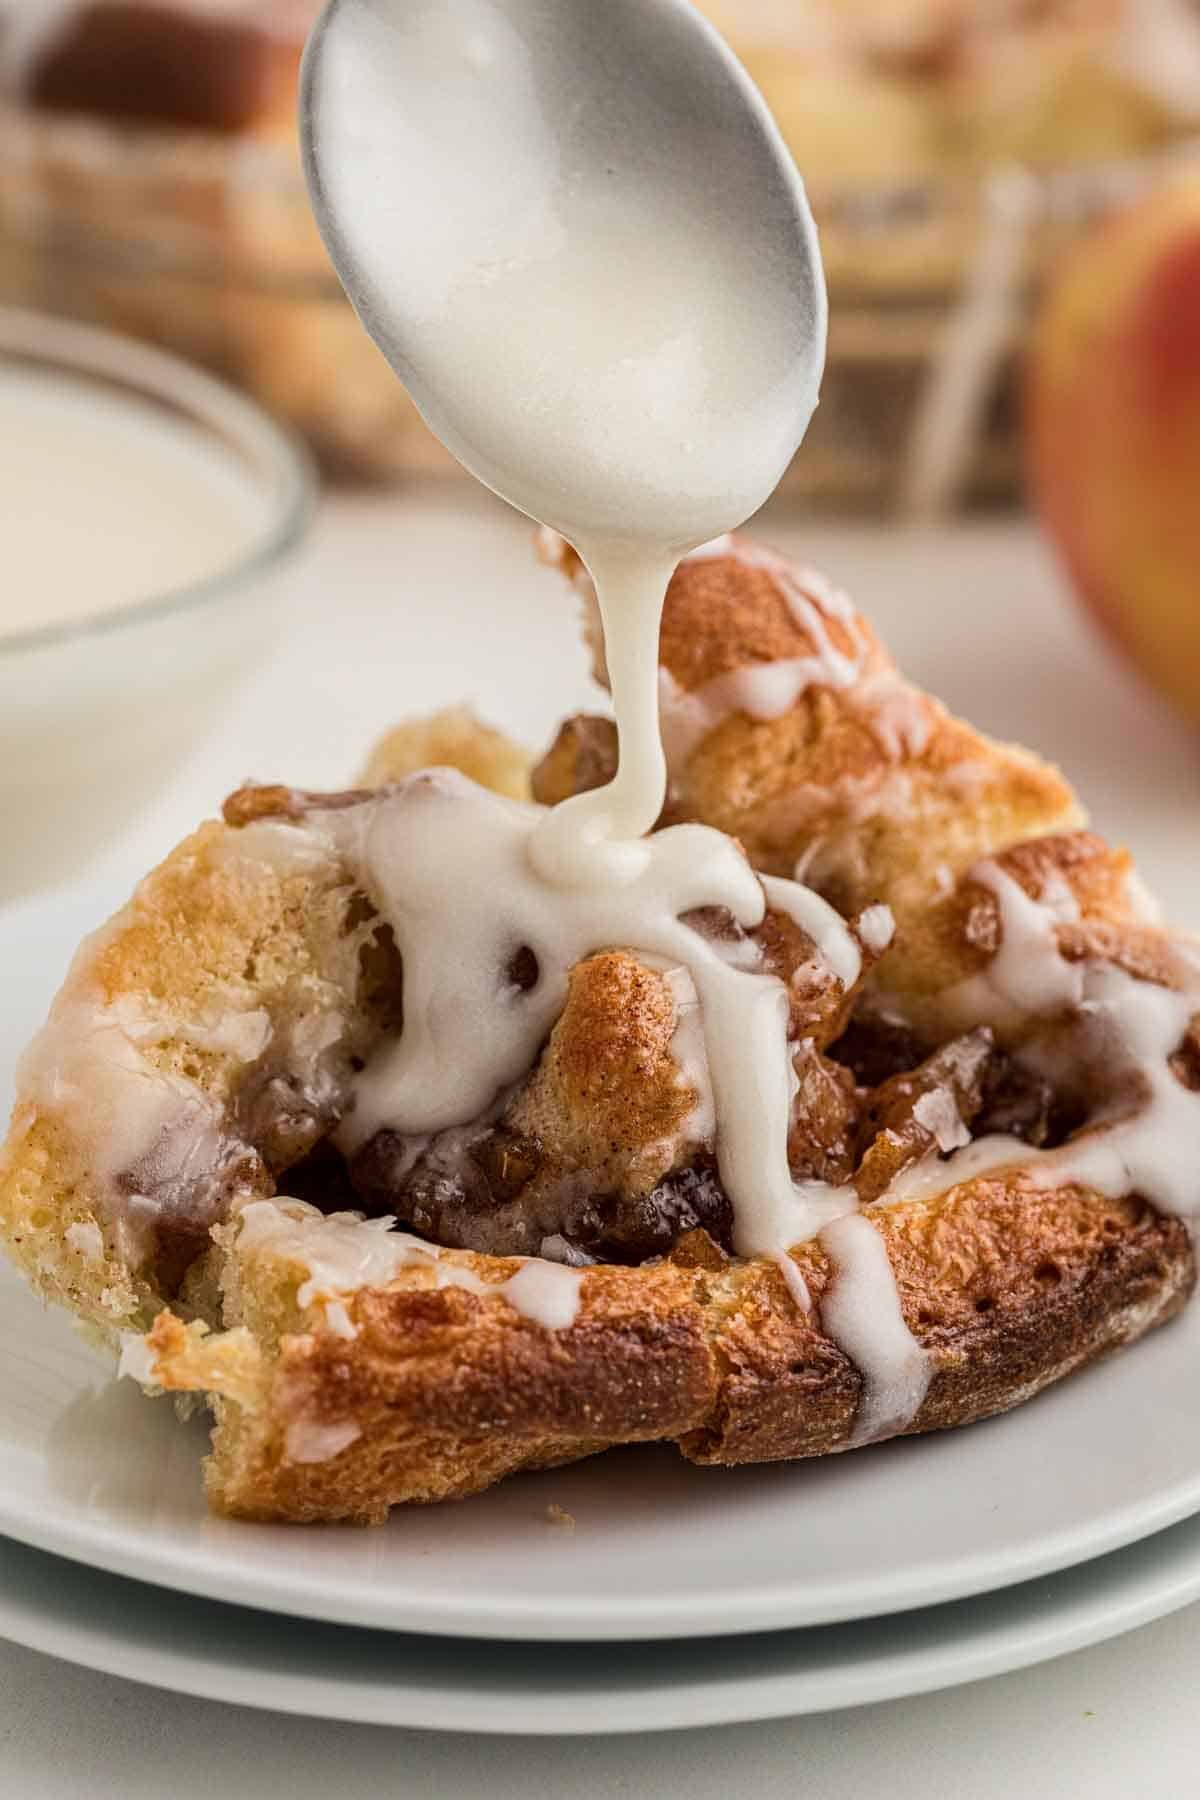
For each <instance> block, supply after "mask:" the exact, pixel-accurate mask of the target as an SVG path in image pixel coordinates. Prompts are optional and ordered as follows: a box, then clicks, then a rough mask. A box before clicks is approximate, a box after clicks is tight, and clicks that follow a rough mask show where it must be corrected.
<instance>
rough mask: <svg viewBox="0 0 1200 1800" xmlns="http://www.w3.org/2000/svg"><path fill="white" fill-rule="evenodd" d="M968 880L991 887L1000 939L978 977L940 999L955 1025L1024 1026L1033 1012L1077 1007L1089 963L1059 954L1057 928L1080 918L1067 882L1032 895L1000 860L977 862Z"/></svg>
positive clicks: (956, 985) (948, 1016)
mask: <svg viewBox="0 0 1200 1800" xmlns="http://www.w3.org/2000/svg"><path fill="white" fill-rule="evenodd" d="M968 879H969V880H971V881H973V882H974V883H976V885H977V886H979V887H983V888H986V889H987V890H988V892H989V893H991V894H992V895H993V896H994V898H995V900H996V905H997V908H998V909H999V914H1000V943H999V946H998V948H997V950H996V953H995V955H994V956H993V957H992V958H991V960H990V961H989V962H988V963H987V965H986V966H985V967H984V968H983V969H982V970H981V971H980V972H979V974H978V975H971V976H968V977H967V979H966V980H965V981H961V982H958V983H956V984H955V986H954V987H952V988H950V989H948V990H947V992H946V993H945V994H944V995H943V996H942V997H941V999H940V1001H939V1007H940V1009H941V1010H942V1011H943V1012H944V1015H945V1017H946V1019H947V1020H948V1021H950V1022H952V1023H955V1024H962V1025H964V1026H968V1025H981V1024H985V1025H994V1026H996V1027H997V1028H998V1029H1001V1030H1011V1029H1014V1028H1019V1027H1020V1026H1021V1024H1022V1023H1023V1022H1024V1021H1025V1020H1026V1019H1027V1018H1029V1017H1030V1015H1036V1014H1046V1013H1054V1012H1065V1011H1074V1010H1076V1009H1077V1008H1078V1007H1079V1004H1080V1001H1081V1000H1082V998H1083V982H1084V965H1083V964H1082V963H1069V962H1066V961H1065V960H1064V958H1063V957H1061V956H1060V955H1059V951H1058V938H1057V935H1056V932H1057V927H1058V926H1059V925H1060V924H1067V923H1071V922H1073V921H1074V920H1075V919H1077V918H1078V917H1079V908H1078V906H1077V904H1076V902H1075V897H1074V895H1073V894H1072V892H1071V890H1070V889H1069V888H1068V887H1067V886H1066V884H1065V883H1061V882H1060V883H1057V884H1055V885H1054V886H1053V887H1052V888H1049V889H1045V890H1044V891H1043V898H1042V899H1040V900H1034V899H1032V898H1031V897H1030V896H1029V895H1028V894H1027V893H1026V892H1025V889H1024V888H1023V887H1022V886H1021V884H1020V882H1019V881H1016V880H1014V878H1013V877H1012V876H1011V875H1009V874H1007V873H1006V872H1005V870H1003V869H1001V868H1000V867H999V865H998V864H997V863H994V862H991V861H985V862H980V863H976V864H975V866H974V867H973V868H972V869H971V870H970V872H969V876H968Z"/></svg>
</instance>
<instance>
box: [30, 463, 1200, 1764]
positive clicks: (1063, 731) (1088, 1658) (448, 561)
mask: <svg viewBox="0 0 1200 1800" xmlns="http://www.w3.org/2000/svg"><path fill="white" fill-rule="evenodd" d="M765 529H766V533H767V535H768V536H769V537H770V538H771V539H772V540H773V541H774V542H776V543H777V544H779V545H780V546H781V547H782V548H785V549H789V550H794V551H796V552H798V553H799V554H802V555H803V556H804V557H805V559H806V560H809V561H812V562H814V563H817V564H819V565H821V566H823V567H825V568H826V569H827V570H828V572H829V573H830V574H831V575H833V576H834V577H835V578H837V579H838V580H839V581H841V582H842V583H843V584H844V585H845V586H847V587H848V588H849V589H850V590H851V592H852V593H854V594H855V596H856V598H857V599H858V600H859V601H860V603H861V604H862V605H863V606H864V607H865V608H866V610H868V611H869V612H870V613H871V615H872V616H873V617H874V619H875V621H876V623H877V624H878V625H879V626H880V628H881V629H882V631H883V633H884V635H885V637H886V638H887V640H888V641H889V643H890V644H891V646H892V648H893V649H894V650H895V651H896V653H897V655H898V657H899V658H900V660H901V662H902V663H903V664H904V665H905V667H906V668H907V669H908V671H909V673H911V674H912V675H913V676H915V677H916V678H917V679H919V680H921V681H923V682H925V683H926V684H927V685H928V686H930V687H932V688H934V689H935V690H936V691H937V692H939V693H940V694H941V695H942V696H943V697H944V698H945V699H946V700H947V701H948V702H949V703H950V704H951V705H953V706H954V707H956V708H957V709H958V710H961V711H962V712H963V713H965V714H966V715H967V716H969V717H971V718H972V719H973V720H974V721H975V722H976V723H978V724H980V725H982V726H985V727H987V728H988V729H990V730H992V731H993V732H996V733H998V734H1002V735H1004V734H1007V735H1010V736H1013V737H1016V738H1021V739H1024V740H1025V741H1027V742H1029V743H1031V744H1033V745H1035V746H1036V747H1037V748H1039V749H1041V750H1043V751H1044V752H1046V753H1047V754H1049V755H1051V756H1053V757H1055V758H1056V759H1057V760H1059V761H1061V762H1063V763H1064V764H1065V765H1066V766H1067V767H1068V768H1069V770H1070V772H1071V774H1072V776H1073V777H1074V778H1075V779H1076V781H1077V783H1078V785H1079V787H1080V788H1081V790H1082V792H1083V793H1084V796H1085V798H1086V799H1087V801H1088V802H1089V804H1090V806H1091V808H1092V811H1093V814H1094V816H1095V819H1096V823H1097V825H1098V826H1099V827H1100V828H1101V829H1103V830H1105V831H1106V832H1107V833H1108V834H1109V835H1110V836H1114V837H1116V838H1118V839H1121V840H1123V841H1129V842H1130V843H1131V844H1132V845H1133V846H1134V847H1135V848H1136V849H1137V850H1138V853H1139V858H1140V862H1141V866H1142V869H1143V872H1144V873H1145V875H1146V877H1147V879H1148V880H1149V882H1150V884H1151V885H1152V886H1153V887H1155V888H1157V890H1158V891H1159V893H1160V895H1161V896H1162V898H1163V899H1164V901H1165V903H1166V904H1167V906H1168V908H1169V910H1170V912H1171V914H1172V916H1173V917H1174V918H1175V919H1176V920H1177V921H1178V922H1180V923H1188V924H1190V925H1192V926H1196V927H1200V893H1197V891H1196V886H1195V884H1194V882H1193V881H1192V879H1191V876H1192V869H1193V868H1194V867H1196V866H1197V860H1198V859H1197V857H1196V855H1195V850H1196V849H1197V848H1200V832H1198V830H1197V826H1198V823H1200V748H1198V747H1197V744H1196V741H1195V740H1194V739H1193V738H1192V737H1191V736H1189V734H1188V733H1186V732H1185V731H1184V730H1183V729H1182V728H1180V727H1178V726H1177V725H1175V724H1174V723H1173V722H1172V721H1171V720H1169V719H1168V718H1167V717H1166V716H1165V715H1164V714H1163V713H1162V712H1161V711H1160V710H1159V709H1158V708H1157V707H1156V705H1155V704H1154V703H1153V702H1152V701H1151V700H1150V699H1149V698H1148V697H1147V696H1146V695H1145V694H1144V693H1142V692H1141V690H1140V689H1139V688H1138V687H1137V685H1136V684H1135V683H1133V682H1132V681H1130V680H1129V679H1127V678H1126V677H1125V676H1124V674H1123V673H1122V672H1121V671H1120V670H1119V669H1118V668H1117V667H1116V666H1115V665H1114V664H1113V662H1112V661H1111V659H1110V658H1109V656H1108V654H1107V653H1106V652H1105V651H1104V650H1103V648H1102V647H1101V646H1100V644H1099V643H1098V641H1097V640H1096V638H1095V637H1094V636H1093V635H1092V633H1091V632H1090V630H1089V629H1088V628H1087V627H1086V626H1085V624H1084V623H1083V621H1082V620H1081V618H1080V617H1079V615H1078V614H1077V612H1076V611H1075V610H1074V609H1073V608H1072V607H1071V605H1070V604H1069V603H1068V602H1067V601H1066V600H1065V599H1064V597H1063V594H1062V590H1061V587H1060V584H1059V583H1058V582H1057V580H1056V579H1055V577H1054V575H1053V573H1052V571H1051V569H1050V567H1049V564H1048V560H1047V558H1046V556H1045V554H1044V552H1043V551H1042V550H1041V549H1040V547H1039V546H1038V544H1037V543H1036V541H1035V540H1034V539H1033V538H1032V536H1031V535H1030V534H1029V533H1028V532H1026V531H1025V530H1023V529H1022V528H1020V527H1019V526H1017V527H1014V526H1013V525H1011V524H1008V523H1004V522H983V523H977V524H972V525H970V526H964V527H959V528H955V529H954V530H953V531H952V532H951V533H949V534H942V535H939V536H937V537H930V536H928V535H926V536H922V535H920V534H915V535H914V534H908V535H905V536H903V537H901V536H899V535H898V534H896V533H892V532H886V531H883V530H880V529H876V528H869V527H850V526H838V527H828V528H822V527H814V526H811V525H806V526H801V525H800V524H798V523H795V522H793V521H792V520H790V519H789V518H788V517H787V516H786V515H776V516H774V517H772V518H771V519H770V520H769V521H768V524H767V526H766V528H765ZM527 542H528V540H527V532H526V530H525V527H524V526H523V524H522V523H521V522H520V521H518V520H516V519H514V518H513V517H512V516H511V515H508V514H506V513H505V512H504V511H503V510H502V509H501V508H500V507H499V506H498V505H493V504H492V503H491V502H490V501H488V500H486V499H485V498H483V497H480V498H475V497H474V496H473V495H469V494H468V493H467V492H466V491H463V492H459V491H458V490H454V491H453V492H449V491H427V492H425V493H418V494H413V495H409V496H406V497H401V498H398V499H397V498H384V497H377V498H370V499H358V500H354V501H347V500H338V501H336V502H331V503H328V504H327V505H326V508H325V510H324V512H323V514H322V516H321V518H320V520H319V522H318V525H317V529H316V532H315V534H314V537H313V540H312V542H311V544H310V545H309V547H308V549H307V551H306V552H305V554H304V556H303V558H302V559H301V561H300V562H299V563H298V564H297V566H296V569H295V574H294V580H293V583H292V595H293V598H292V607H291V613H290V616H289V625H288V628H287V630H286V631H285V633H284V634H283V639H282V641H281V643H280V645H279V648H278V651H277V653H276V655H275V657H274V658H273V660H272V662H271V664H270V665H269V666H268V667H265V668H264V669H263V670H262V671H260V672H259V673H258V674H257V675H256V677H255V678H254V681H253V683H252V685H251V687H250V689H249V690H248V691H247V692H246V694H245V695H244V696H243V697H242V698H241V699H240V701H239V704H238V705H237V707H236V709H235V710H232V711H231V714H230V717H229V719H228V720H227V722H226V725H225V728H224V730H223V732H222V733H221V735H220V740H219V741H218V742H217V743H215V744H209V745H207V746H205V747H204V749H203V751H202V752H200V751H198V753H197V755H196V757H195V758H194V759H193V762H192V764H191V765H190V766H189V767H188V768H187V769H185V770H184V771H183V772H182V773H181V774H180V775H179V776H178V778H177V779H176V780H175V781H174V783H173V785H172V788H171V790H170V792H169V793H168V794H166V795H164V796H163V797H162V799H161V801H160V802H158V803H156V805H155V807H154V808H153V810H152V811H151V812H149V813H148V814H147V815H146V816H145V817H144V818H143V819H142V820H141V821H140V822H139V824H138V826H137V828H136V829H135V830H133V831H131V832H130V833H128V834H127V835H126V836H125V837H124V838H123V839H122V840H121V841H120V842H119V843H116V844H114V845H113V846H112V848H111V850H110V852H109V853H108V854H107V855H106V858H105V862H104V864H103V865H102V866H100V867H99V868H98V869H97V870H96V871H94V872H95V873H98V874H100V875H101V876H102V877H103V878H105V879H111V880H112V882H113V883H114V884H117V885H119V884H122V883H125V882H127V880H128V879H129V878H131V877H132V876H133V875H135V874H136V873H137V872H138V871H139V870H140V869H142V868H143V867H145V866H146V864H147V863H148V862H149V861H150V860H152V859H153V858H154V857H156V856H157V855H158V854H160V853H162V852H163V851H165V850H166V849H167V848H169V846H170V844H171V843H172V842H173V841H174V840H175V839H176V838H177V837H178V836H179V835H181V834H182V832H183V831H185V830H186V829H187V828H188V827H189V826H190V825H191V824H192V823H194V822H195V820H196V819H197V818H198V817H200V816H203V815H204V814H206V813H208V812H211V811H212V810H213V808H214V806H215V805H216V804H217V802H218V801H219V799H220V798H221V796H222V795H223V793H224V792H225V791H227V790H228V789H229V788H231V787H233V786H235V785H236V784H237V783H238V782H239V781H240V780H241V779H243V778H244V777H246V776H251V775H252V776H255V777H258V778H261V779H264V780H273V779H285V780H288V781H290V782H293V783H295V784H297V785H311V786H320V785H331V786H339V785H343V784H344V783H345V782H346V781H347V779H349V778H350V777H351V776H352V775H353V773H354V770H355V768H356V766H357V764H358V762H359V761H360V760H361V757H362V754H363V751H364V749H365V747H366V745H367V744H368V743H369V742H370V740H371V738H372V737H373V735H374V734H376V733H377V732H379V731H381V730H382V729H384V728H385V727H386V726H387V725H388V724H390V723H391V722H393V720H394V718H395V716H396V713H397V711H398V710H399V709H398V706H397V702H396V699H395V688H396V676H395V673H394V671H395V669H396V668H397V666H398V665H399V664H400V662H401V660H402V659H403V660H404V661H405V662H410V661H411V659H413V658H414V657H416V658H419V659H420V664H421V667H422V670H423V671H424V672H425V674H424V678H423V685H424V686H425V687H427V691H428V696H429V700H428V704H429V705H430V706H431V707H432V706H434V705H438V704H444V703H446V702H449V701H451V700H454V699H460V698H468V699H473V700H474V701H476V702H477V704H478V705H479V707H480V709H481V710H483V711H484V712H486V713H487V714H489V715H490V716H491V717H493V718H494V719H495V720H496V721H497V722H498V723H501V724H508V725H510V726H513V727H518V728H521V729H523V730H524V732H525V733H526V734H527V735H529V734H530V733H539V732H540V733H542V734H543V735H548V733H549V730H550V728H551V727H552V725H553V722H554V721H555V719H556V718H557V717H559V716H561V714H562V713H563V712H565V711H568V710H571V709H572V708H574V707H575V706H577V705H580V704H588V703H589V700H590V699H591V696H590V694H589V687H588V683H587V680H586V675H585V670H584V664H583V659H582V656H581V654H580V653H579V651H578V649H577V646H576V635H575V630H574V616H573V615H574V609H573V607H572V606H571V604H570V602H569V601H567V602H563V603H559V604H557V605H556V604H555V588H554V584H553V582H552V581H551V579H550V577H548V576H547V575H545V574H544V573H539V572H538V571H537V570H536V569H535V568H533V567H532V566H531V563H530V559H529V554H528V549H527ZM530 658H536V659H537V660H538V661H539V662H540V664H541V666H542V668H543V670H544V707H543V716H542V717H540V718H538V719H531V718H530V717H528V715H526V716H523V717H520V718H518V717H514V716H512V714H511V713H510V712H509V710H508V709H507V708H506V706H505V702H504V693H505V686H506V671H507V672H511V671H513V670H515V669H516V668H517V667H519V666H522V665H527V664H528V662H529V659H530ZM1189 852H1190V853H1189ZM1114 1423H1115V1425H1117V1428H1118V1429H1119V1422H1114ZM163 1604H164V1605H166V1606H169V1605H170V1599H169V1597H168V1596H164V1600H163ZM1198 1680H1200V1607H1192V1608H1190V1609H1188V1610H1187V1611H1185V1612H1183V1613H1181V1614H1178V1615H1176V1616H1175V1617H1173V1618H1170V1619H1166V1620H1164V1621H1162V1622H1160V1623H1158V1624H1156V1625H1152V1626H1148V1627H1145V1628H1144V1629H1142V1630H1140V1631H1138V1632H1135V1633H1132V1634H1130V1635H1129V1636H1127V1637H1124V1638H1121V1639H1118V1640H1116V1641H1115V1642H1113V1643H1110V1644H1107V1645H1102V1646H1100V1647H1099V1648H1097V1649H1094V1650H1090V1651H1084V1652H1081V1653H1080V1654H1078V1655H1075V1656H1071V1657H1067V1658H1064V1659H1061V1660H1060V1661H1058V1662H1055V1663H1051V1664H1047V1665H1044V1666H1043V1667H1041V1668H1038V1669H1034V1670H1030V1671H1028V1672H1025V1673H1019V1674H1015V1675H1010V1676H1005V1677H1002V1678H1000V1679H997V1680H993V1681H989V1682H984V1683H977V1684H974V1685H972V1686H969V1687H965V1688H960V1689H956V1690H953V1691H950V1692H948V1693H944V1694H940V1695H933V1696H927V1697H925V1698H923V1699H918V1700H912V1701H903V1702H895V1703H891V1704H888V1705H881V1706H874V1707H869V1708H865V1709H860V1710H858V1711H854V1712H845V1713H835V1714H831V1715H827V1716H825V1717H818V1718H811V1719H801V1720H796V1721H791V1722H784V1723H778V1724H771V1725H759V1726H736V1727H727V1728H725V1729H723V1730H710V1731H694V1732H688V1733H667V1734H664V1735H661V1736H640V1737H618V1738H610V1739H590V1740H589V1739H573V1740H557V1741H556V1740H553V1739H541V1740H531V1739H517V1738H513V1739H470V1738H460V1739H451V1738H443V1737H441V1736H438V1735H436V1734H432V1733H429V1734H426V1733H417V1732H395V1731H387V1730H383V1729H372V1728H369V1727H358V1726H350V1725H335V1724H327V1723H324V1722H320V1721H313V1722H307V1721H299V1720H292V1719H289V1720H283V1719H278V1718H274V1717H272V1716H271V1715H269V1714H262V1713H256V1712H254V1711H252V1710H250V1709H237V1708H230V1707H219V1706H217V1705H215V1704H212V1703H210V1702H205V1701H195V1700H187V1699H183V1698H179V1697H176V1696H174V1695H169V1694H163V1693H159V1692H156V1691H154V1690H152V1689H149V1688H143V1687H138V1686H134V1685H132V1684H128V1683H124V1682H120V1681H117V1680H115V1679H113V1678H110V1677H108V1676H104V1675H100V1674H94V1673H89V1672H86V1671H83V1670H80V1669H75V1668H71V1667H68V1666H67V1665H65V1664H61V1663H57V1662H53V1661H51V1660H49V1659H47V1658H45V1657H42V1656H38V1655H35V1654H32V1653H30V1652H27V1651H24V1650H20V1649H17V1648H15V1647H13V1646H10V1645H2V1644H0V1795H2V1796H5V1797H7V1796H9V1795H11V1796H13V1797H14V1800H17V1797H18V1796H19V1797H20V1800H73V1797H75V1796H79V1800H110V1797H112V1800H117V1797H118V1796H119V1800H142V1797H143V1796H145V1797H146V1800H150V1797H151V1796H153V1797H154V1800H161V1796H162V1795H163V1794H164V1793H169V1794H170V1795H171V1796H172V1800H200V1796H203V1797H204V1800H212V1797H213V1796H222V1795H225V1796H230V1797H231V1800H243V1797H246V1800H255V1797H257V1796H259V1795H262V1796H267V1795H271V1796H275V1795H279V1796H284V1797H286V1800H309V1797H310V1796H311V1797H313V1800H330V1796H332V1795H342V1794H346V1795H350V1794H359V1793H362V1794H379V1795H389V1794H403V1795H422V1796H423V1795H439V1796H441V1795H445V1796H453V1797H457V1796H472V1795H477V1794H478V1795H485V1794H486V1795H487V1796H489V1800H504V1797H505V1796H508V1795H513V1796H516V1795H521V1796H522V1797H524V1796H527V1795H529V1794H530V1793H539V1792H540V1793H545V1794H549V1795H560V1794H563V1795H567V1794H569V1795H572V1796H580V1797H586V1796H593V1795H595V1796H600V1795H630V1796H638V1797H641V1796H658V1795H675V1794H680V1795H683V1794H687V1795H688V1796H690V1797H694V1800H707V1797H708V1796H717V1795H720V1796H722V1797H724V1796H728V1795H731V1794H733V1795H740V1794H746V1795H754V1796H774V1795H780V1796H783V1795H787V1796H789V1800H790V1797H791V1796H795V1795H806V1796H808V1795H820V1796H822V1800H840V1797H841V1796H854V1797H857V1796H860V1795H868V1794H874V1793H875V1792H877V1791H878V1792H879V1793H881V1794H886V1795H887V1796H888V1800H908V1797H909V1796H913V1797H915V1796H918V1795H919V1796H921V1800H930V1797H931V1796H941V1795H944V1794H952V1793H956V1794H960V1795H963V1796H968V1797H969V1800H991V1797H992V1796H995V1797H996V1800H1012V1797H1013V1796H1017V1795H1019V1796H1021V1797H1022V1800H1042V1797H1046V1800H1060V1797H1062V1800H1067V1797H1070V1800H1074V1797H1075V1796H1087V1800H1110V1797H1111V1800H1118V1797H1119V1800H1128V1796H1129V1794H1130V1793H1131V1791H1132V1792H1133V1793H1134V1794H1135V1795H1136V1796H1137V1797H1138V1800H1157V1797H1158V1796H1159V1795H1163V1796H1167V1795H1170V1796H1172V1797H1174V1796H1176V1795H1184V1794H1190V1793H1195V1792H1196V1791H1197V1788H1198V1786H1200V1781H1198V1775H1200V1706H1198V1705H1197V1702H1196V1692H1197V1684H1198Z"/></svg>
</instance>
